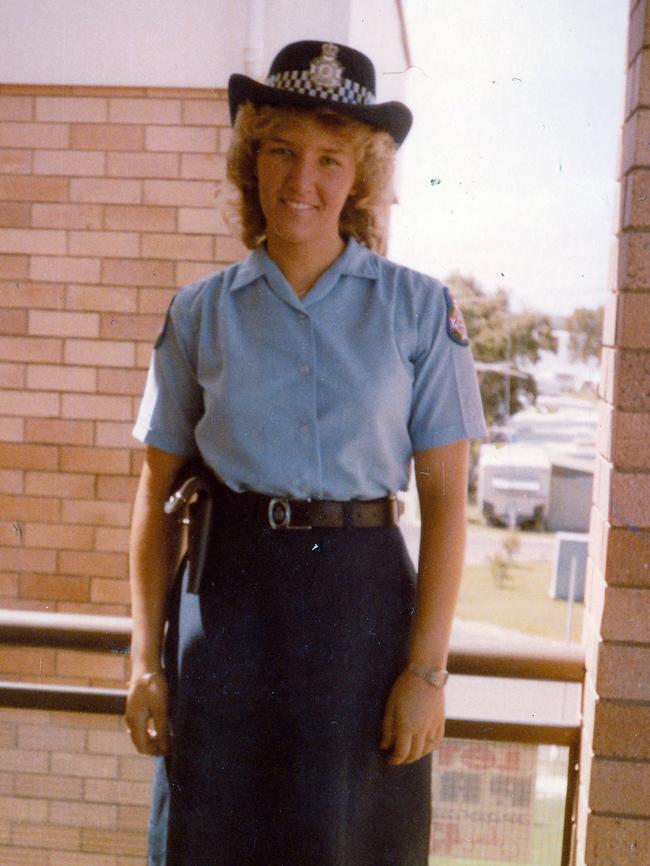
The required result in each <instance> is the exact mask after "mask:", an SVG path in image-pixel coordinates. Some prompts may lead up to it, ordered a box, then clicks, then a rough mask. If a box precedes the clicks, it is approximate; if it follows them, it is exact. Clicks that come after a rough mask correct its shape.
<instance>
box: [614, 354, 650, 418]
mask: <svg viewBox="0 0 650 866" xmlns="http://www.w3.org/2000/svg"><path fill="white" fill-rule="evenodd" d="M615 378H616V404H617V405H618V407H619V408H620V409H624V410H630V411H633V412H649V411H650V353H647V354H641V353H637V352H634V351H629V350H625V349H621V350H620V351H619V350H617V353H616V365H615Z"/></svg>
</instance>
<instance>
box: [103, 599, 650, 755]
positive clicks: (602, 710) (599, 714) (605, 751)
mask: <svg viewBox="0 0 650 866" xmlns="http://www.w3.org/2000/svg"><path fill="white" fill-rule="evenodd" d="M91 592H92V590H91ZM593 731H594V733H593V748H594V750H595V752H596V754H598V755H600V756H607V757H620V758H631V759H636V760H644V761H647V760H648V759H650V707H648V706H643V705H640V706H634V705H633V704H628V703H622V704H617V703H614V702H611V701H598V702H597V703H596V705H595V721H594V724H593Z"/></svg>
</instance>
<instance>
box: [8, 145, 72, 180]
mask: <svg viewBox="0 0 650 866" xmlns="http://www.w3.org/2000/svg"><path fill="white" fill-rule="evenodd" d="M59 152H61V151H59ZM33 161H34V159H33V156H32V151H31V150H0V173H1V174H31V172H32V164H33Z"/></svg>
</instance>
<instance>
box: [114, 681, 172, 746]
mask: <svg viewBox="0 0 650 866" xmlns="http://www.w3.org/2000/svg"><path fill="white" fill-rule="evenodd" d="M124 717H125V719H126V724H127V727H128V730H129V733H130V734H131V739H132V740H133V744H134V745H135V747H136V749H137V750H138V752H140V753H141V754H143V755H164V754H166V753H167V751H168V749H169V725H168V723H167V680H166V679H165V674H164V673H163V672H162V671H152V672H148V673H144V674H141V675H140V676H138V677H135V678H134V679H132V680H131V682H130V684H129V693H128V695H127V698H126V712H125V714H124Z"/></svg>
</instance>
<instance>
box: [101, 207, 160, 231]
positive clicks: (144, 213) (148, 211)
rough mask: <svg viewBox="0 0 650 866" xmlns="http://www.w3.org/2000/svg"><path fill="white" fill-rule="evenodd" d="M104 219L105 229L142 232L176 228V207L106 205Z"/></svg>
mask: <svg viewBox="0 0 650 866" xmlns="http://www.w3.org/2000/svg"><path fill="white" fill-rule="evenodd" d="M104 219H105V221H106V228H107V229H132V230H134V231H142V232H147V231H158V232H160V231H168V232H173V231H175V230H176V209H175V208H173V207H148V206H146V205H141V206H137V205H107V206H106V210H105V215H104Z"/></svg>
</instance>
